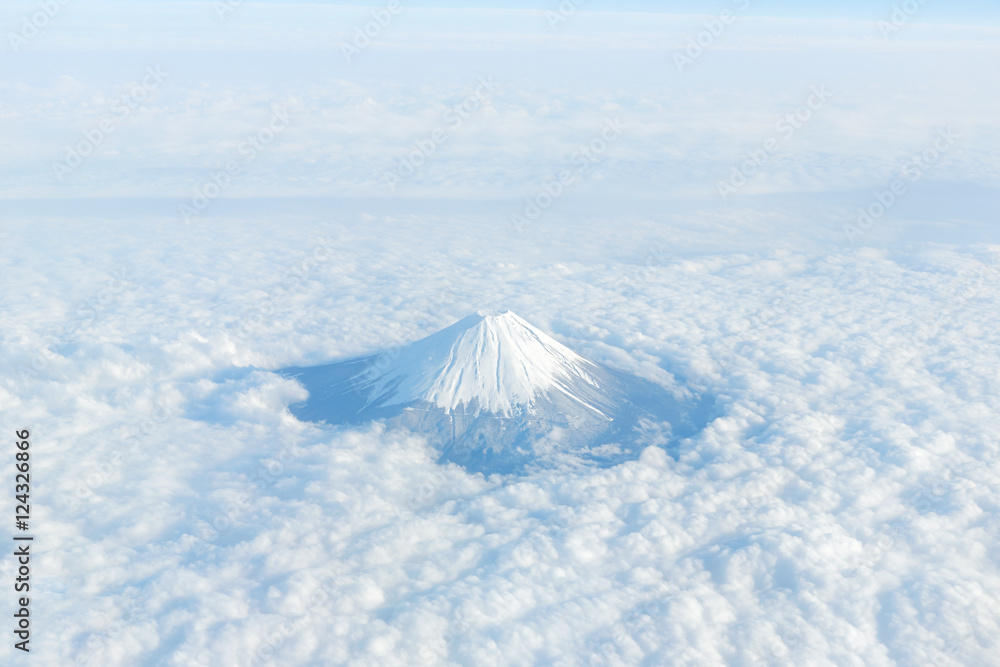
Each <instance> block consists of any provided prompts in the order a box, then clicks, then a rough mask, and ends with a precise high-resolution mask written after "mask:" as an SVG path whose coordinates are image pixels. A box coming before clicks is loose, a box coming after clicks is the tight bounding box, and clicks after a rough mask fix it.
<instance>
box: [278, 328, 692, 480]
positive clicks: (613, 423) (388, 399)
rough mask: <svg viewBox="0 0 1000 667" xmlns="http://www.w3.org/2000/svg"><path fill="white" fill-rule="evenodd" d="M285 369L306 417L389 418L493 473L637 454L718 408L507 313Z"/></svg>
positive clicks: (446, 453) (448, 455)
mask: <svg viewBox="0 0 1000 667" xmlns="http://www.w3.org/2000/svg"><path fill="white" fill-rule="evenodd" d="M282 372H283V373H284V374H285V375H287V376H289V377H294V378H296V379H297V380H298V381H299V382H301V383H302V385H303V386H304V387H305V388H306V389H307V390H308V391H309V399H308V400H306V401H303V402H302V403H298V404H295V405H291V406H289V409H290V410H291V411H292V413H293V414H294V415H295V416H296V417H298V418H300V419H303V420H309V421H321V422H327V423H329V424H360V423H364V422H367V421H373V420H384V421H386V422H387V423H388V424H390V425H395V426H401V427H404V428H407V429H410V430H412V431H414V432H418V433H422V434H425V435H426V436H427V437H428V439H429V440H430V441H431V442H432V443H433V444H434V446H435V447H437V448H439V450H440V452H441V458H442V460H448V461H454V462H456V463H460V464H462V465H464V466H466V467H468V468H470V469H475V470H482V471H484V472H516V471H518V470H525V469H528V468H530V467H532V466H538V465H556V464H557V463H558V462H560V461H563V462H565V461H566V460H568V458H575V459H578V460H590V461H603V462H606V463H610V462H613V461H618V460H622V458H627V457H629V456H636V455H638V451H640V450H641V448H642V447H644V446H645V443H647V442H649V440H650V437H652V440H654V441H662V442H668V441H670V440H672V439H676V438H677V437H686V435H687V434H690V433H693V432H694V431H696V430H697V429H699V428H701V426H702V425H703V424H704V423H705V418H706V415H707V412H706V410H705V406H707V405H708V403H705V402H704V401H700V400H698V399H696V397H694V396H692V395H691V394H690V392H685V391H684V390H682V389H681V388H679V387H678V388H676V390H674V391H667V390H665V389H664V388H662V387H660V386H658V385H655V384H653V383H651V382H649V381H647V380H643V379H640V378H636V377H633V376H630V375H627V374H625V373H622V372H620V371H616V370H613V369H611V368H607V367H605V366H602V365H600V364H596V363H594V362H592V361H588V360H587V359H584V358H583V357H581V356H580V355H578V354H577V353H575V352H573V351H572V350H570V349H569V348H567V347H566V346H565V345H562V344H561V343H559V342H558V341H556V340H554V339H553V338H552V337H551V336H549V335H547V334H546V333H544V332H543V331H541V330H539V329H537V328H535V327H533V326H532V325H530V324H528V323H527V322H525V321H524V320H523V319H521V318H520V317H518V316H517V315H515V314H514V313H512V312H510V311H506V310H505V311H485V312H484V311H480V312H478V313H476V314H475V315H470V316H468V317H466V318H464V319H462V320H459V321H458V322H456V323H455V324H453V325H451V326H450V327H447V328H445V329H442V330H441V331H438V332H437V333H434V334H431V335H430V336H427V337H426V338H423V339H421V340H418V341H416V342H413V343H410V344H409V345H406V346H405V347H402V348H399V349H397V350H396V351H386V352H383V353H381V354H376V355H372V356H368V357H362V358H359V359H348V360H346V361H340V362H337V363H333V364H327V365H324V366H314V367H311V368H286V369H284V370H283V371H282ZM651 428H652V429H653V431H655V432H656V433H657V434H658V435H656V436H649V433H650V429H651Z"/></svg>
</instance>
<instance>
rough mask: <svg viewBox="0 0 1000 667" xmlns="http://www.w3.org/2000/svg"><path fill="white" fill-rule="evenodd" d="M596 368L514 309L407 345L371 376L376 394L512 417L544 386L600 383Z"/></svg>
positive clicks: (392, 400)
mask: <svg viewBox="0 0 1000 667" xmlns="http://www.w3.org/2000/svg"><path fill="white" fill-rule="evenodd" d="M595 370H596V369H595V367H594V365H593V364H591V363H590V362H589V361H587V360H586V359H584V358H583V357H581V356H579V355H578V354H576V353H575V352H573V351H572V350H570V349H569V348H567V347H566V346H564V345H562V344H561V343H559V342H558V341H556V340H554V339H553V338H551V337H550V336H548V335H547V334H545V333H544V332H542V331H540V330H539V329H536V328H535V327H533V326H531V325H530V324H528V323H527V322H525V321H524V320H523V319H521V318H520V317H518V316H517V315H515V314H514V313H512V312H510V311H508V310H504V311H480V312H478V313H476V314H475V315H470V316H469V317H466V318H465V319H462V320H460V321H459V322H457V323H455V324H454V325H452V326H450V327H448V328H446V329H443V330H442V331H439V332H437V333H436V334H433V335H431V336H429V337H427V338H424V339H423V340H420V341H418V342H416V343H413V344H412V345H410V346H408V347H407V348H404V349H403V351H402V352H401V353H400V355H399V356H398V357H397V358H396V359H394V360H393V361H392V363H391V364H390V365H389V367H388V368H386V369H385V372H384V373H383V374H382V375H380V376H379V377H378V378H376V379H375V381H374V382H372V383H371V385H370V387H369V389H370V392H371V393H370V395H369V401H370V402H374V403H378V404H380V405H383V406H385V405H396V404H400V403H409V402H411V401H425V402H427V403H431V404H434V405H436V406H438V407H439V408H443V409H445V410H448V411H455V410H461V411H469V410H472V411H487V412H492V413H495V414H500V415H505V416H510V415H512V414H515V413H516V412H519V411H521V410H525V409H530V406H531V404H532V402H533V399H534V397H536V396H538V395H539V394H541V393H544V392H549V391H556V392H559V393H562V394H565V395H567V396H570V397H573V396H574V394H573V392H572V389H571V387H572V385H574V384H577V383H579V382H585V383H587V384H589V385H592V386H594V387H596V385H597V382H596V380H595V379H594V371H595ZM580 402H581V403H582V404H583V405H585V406H586V407H588V408H590V409H592V410H594V411H595V412H600V411H599V410H598V409H597V408H596V407H593V406H590V405H588V404H587V403H586V402H585V401H584V400H583V399H582V398H581V399H580Z"/></svg>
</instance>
